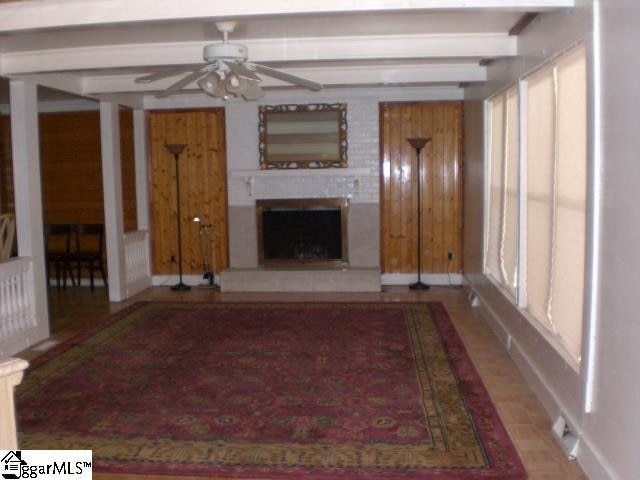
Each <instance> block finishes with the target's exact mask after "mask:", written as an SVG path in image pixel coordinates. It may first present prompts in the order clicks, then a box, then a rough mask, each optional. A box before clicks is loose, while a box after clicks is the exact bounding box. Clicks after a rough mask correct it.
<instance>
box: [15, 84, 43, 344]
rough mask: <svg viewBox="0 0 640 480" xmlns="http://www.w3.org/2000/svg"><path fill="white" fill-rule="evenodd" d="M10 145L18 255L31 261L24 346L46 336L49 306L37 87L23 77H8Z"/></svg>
mask: <svg viewBox="0 0 640 480" xmlns="http://www.w3.org/2000/svg"><path fill="white" fill-rule="evenodd" d="M9 88H10V102H11V146H12V152H13V185H14V192H15V193H14V195H15V205H16V235H17V238H18V255H19V256H20V257H29V258H31V261H32V269H31V278H30V279H29V282H30V283H31V286H30V287H31V291H32V292H33V293H32V295H33V299H32V300H33V306H34V307H33V308H34V311H33V316H34V323H35V324H34V325H32V328H30V329H29V330H27V331H25V333H24V338H23V339H22V340H23V341H24V347H23V348H26V347H27V346H29V345H33V344H34V343H37V342H39V341H41V340H43V339H44V338H47V337H48V336H49V307H48V303H47V282H46V280H47V279H46V278H45V277H46V268H45V255H44V237H43V227H42V193H41V192H42V187H41V178H40V136H39V133H38V87H37V85H36V84H35V83H33V82H30V81H24V80H11V82H10V87H9Z"/></svg>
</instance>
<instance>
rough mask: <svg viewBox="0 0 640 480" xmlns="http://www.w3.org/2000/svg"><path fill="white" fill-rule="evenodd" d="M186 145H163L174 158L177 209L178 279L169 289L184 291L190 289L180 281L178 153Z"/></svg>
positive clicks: (180, 233) (180, 238) (180, 240)
mask: <svg viewBox="0 0 640 480" xmlns="http://www.w3.org/2000/svg"><path fill="white" fill-rule="evenodd" d="M185 147H186V145H183V144H168V145H165V146H164V148H166V149H167V150H168V151H169V153H171V154H172V155H173V158H174V159H175V160H176V210H177V217H178V218H177V224H178V272H179V281H178V283H176V284H175V285H174V286H173V287H171V290H175V291H179V292H180V291H185V290H191V287H190V286H189V285H185V284H184V283H182V229H181V227H180V167H179V163H180V162H179V161H178V160H179V159H180V154H181V153H182V151H183V150H184V149H185Z"/></svg>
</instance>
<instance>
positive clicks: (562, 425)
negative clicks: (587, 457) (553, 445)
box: [551, 415, 579, 460]
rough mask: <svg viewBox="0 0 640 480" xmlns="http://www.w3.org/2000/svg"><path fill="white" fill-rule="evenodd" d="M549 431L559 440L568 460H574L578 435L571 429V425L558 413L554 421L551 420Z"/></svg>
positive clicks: (576, 452) (576, 453) (576, 454)
mask: <svg viewBox="0 0 640 480" xmlns="http://www.w3.org/2000/svg"><path fill="white" fill-rule="evenodd" d="M551 431H552V432H553V436H554V437H555V438H556V440H558V442H560V446H561V447H562V449H563V450H564V453H565V454H566V455H567V457H569V459H570V460H575V459H576V457H577V456H578V442H579V439H578V435H576V434H575V432H573V431H572V430H571V427H570V426H569V425H568V424H567V421H566V420H565V419H564V417H563V416H562V415H559V416H558V418H556V421H555V422H553V426H552V427H551Z"/></svg>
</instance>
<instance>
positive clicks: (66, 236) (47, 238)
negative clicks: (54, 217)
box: [44, 223, 75, 290]
mask: <svg viewBox="0 0 640 480" xmlns="http://www.w3.org/2000/svg"><path fill="white" fill-rule="evenodd" d="M44 245H45V252H46V260H47V261H46V264H47V283H48V282H49V278H50V269H49V266H50V265H51V264H52V263H53V265H54V268H55V272H56V289H57V290H60V274H61V273H62V288H63V289H64V290H66V289H67V273H69V276H70V277H71V284H72V285H75V281H74V279H73V270H72V268H71V262H70V256H71V225H69V224H68V223H61V224H51V223H50V224H46V225H45V226H44Z"/></svg>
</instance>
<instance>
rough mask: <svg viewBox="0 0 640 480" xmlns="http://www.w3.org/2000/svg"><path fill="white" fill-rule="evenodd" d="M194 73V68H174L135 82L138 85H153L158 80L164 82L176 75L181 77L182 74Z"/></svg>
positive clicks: (146, 76)
mask: <svg viewBox="0 0 640 480" xmlns="http://www.w3.org/2000/svg"><path fill="white" fill-rule="evenodd" d="M191 71H193V67H179V68H172V69H171V70H162V71H160V72H153V73H149V74H147V75H143V76H142V77H138V78H136V79H135V80H134V82H136V83H151V82H155V81H156V80H162V79H163V78H169V77H173V76H174V75H179V74H181V73H186V72H191Z"/></svg>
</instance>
